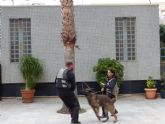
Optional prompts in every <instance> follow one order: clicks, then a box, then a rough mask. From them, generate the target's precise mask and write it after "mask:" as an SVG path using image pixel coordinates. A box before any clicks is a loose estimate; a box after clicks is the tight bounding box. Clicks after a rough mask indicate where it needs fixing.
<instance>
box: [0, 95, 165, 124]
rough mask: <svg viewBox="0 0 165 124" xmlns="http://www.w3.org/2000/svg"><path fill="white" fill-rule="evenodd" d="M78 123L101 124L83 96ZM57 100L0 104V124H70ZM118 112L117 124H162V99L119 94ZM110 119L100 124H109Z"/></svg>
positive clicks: (164, 122)
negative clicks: (82, 110)
mask: <svg viewBox="0 0 165 124" xmlns="http://www.w3.org/2000/svg"><path fill="white" fill-rule="evenodd" d="M79 101H80V104H81V107H82V108H85V109H86V110H87V112H85V113H82V114H80V121H81V122H82V124H101V122H99V121H98V120H97V119H96V117H95V115H94V112H93V111H92V109H91V108H90V106H89V105H88V103H87V101H86V99H85V98H84V97H79ZM61 106H62V102H61V100H60V99H59V98H35V100H34V103H32V104H23V103H21V99H20V98H17V99H15V98H12V99H3V101H0V124H70V115H68V114H58V113H57V112H56V111H57V110H58V109H59V108H61ZM116 108H117V109H118V111H119V114H118V122H117V124H165V99H161V98H157V99H156V100H147V99H145V98H144V96H143V95H142V94H139V95H120V96H119V99H118V101H117V102H116ZM112 120H113V118H110V120H109V121H108V122H105V123H104V124H110V123H113V122H112Z"/></svg>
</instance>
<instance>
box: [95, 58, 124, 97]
mask: <svg viewBox="0 0 165 124" xmlns="http://www.w3.org/2000/svg"><path fill="white" fill-rule="evenodd" d="M110 67H111V68H113V69H114V70H115V71H116V76H117V85H118V87H120V85H121V83H122V80H123V76H124V66H123V65H122V64H121V63H120V62H118V61H117V60H115V59H110V58H100V59H99V60H98V62H97V64H96V65H95V66H94V67H93V71H94V72H96V80H97V82H98V83H99V85H100V86H102V83H104V82H105V81H106V80H107V70H108V68H110ZM115 92H116V93H115V96H116V97H117V95H118V92H119V88H117V89H115Z"/></svg>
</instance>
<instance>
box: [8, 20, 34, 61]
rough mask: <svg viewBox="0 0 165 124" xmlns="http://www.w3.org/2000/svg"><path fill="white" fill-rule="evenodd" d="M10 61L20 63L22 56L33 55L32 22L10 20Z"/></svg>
mask: <svg viewBox="0 0 165 124" xmlns="http://www.w3.org/2000/svg"><path fill="white" fill-rule="evenodd" d="M9 22H10V61H11V62H18V61H19V58H20V57H21V56H22V55H30V54H31V20H30V19H29V18H19V19H10V21H9Z"/></svg>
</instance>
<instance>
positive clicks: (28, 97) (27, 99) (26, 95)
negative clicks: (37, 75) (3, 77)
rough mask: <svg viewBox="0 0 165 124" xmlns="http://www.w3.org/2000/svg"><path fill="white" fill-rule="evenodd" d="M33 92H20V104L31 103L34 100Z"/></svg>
mask: <svg viewBox="0 0 165 124" xmlns="http://www.w3.org/2000/svg"><path fill="white" fill-rule="evenodd" d="M34 93H35V90H34V89H33V90H21V94H22V102H23V103H32V102H33V98H34Z"/></svg>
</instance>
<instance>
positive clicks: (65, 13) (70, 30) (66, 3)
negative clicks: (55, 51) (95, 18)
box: [58, 0, 77, 113]
mask: <svg viewBox="0 0 165 124" xmlns="http://www.w3.org/2000/svg"><path fill="white" fill-rule="evenodd" d="M60 2H61V15H62V33H61V38H62V41H63V44H64V61H65V63H66V62H67V61H72V62H73V64H74V65H75V50H74V48H75V43H76V34H75V24H74V14H73V1H72V0H60ZM76 91H77V90H76ZM58 112H60V113H69V111H68V109H67V107H66V106H65V105H64V104H63V106H62V108H61V109H60V110H58Z"/></svg>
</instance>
